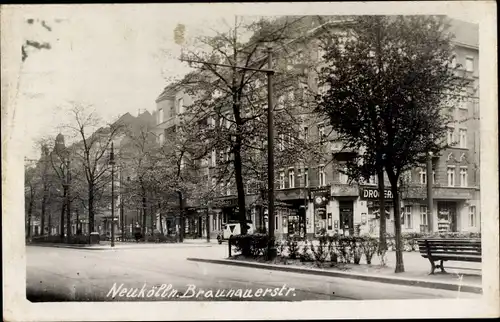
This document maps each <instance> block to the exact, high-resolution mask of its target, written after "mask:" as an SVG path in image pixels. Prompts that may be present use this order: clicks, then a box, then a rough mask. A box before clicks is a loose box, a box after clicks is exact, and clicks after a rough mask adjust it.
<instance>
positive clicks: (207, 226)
mask: <svg viewBox="0 0 500 322" xmlns="http://www.w3.org/2000/svg"><path fill="white" fill-rule="evenodd" d="M205 211H206V219H205V220H206V228H207V243H209V242H210V215H209V214H208V208H207V209H206V210H205Z"/></svg>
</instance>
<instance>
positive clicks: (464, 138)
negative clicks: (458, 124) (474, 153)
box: [459, 129, 467, 149]
mask: <svg viewBox="0 0 500 322" xmlns="http://www.w3.org/2000/svg"><path fill="white" fill-rule="evenodd" d="M459 131H460V147H461V148H463V149H465V148H467V130H466V129H460V130H459Z"/></svg>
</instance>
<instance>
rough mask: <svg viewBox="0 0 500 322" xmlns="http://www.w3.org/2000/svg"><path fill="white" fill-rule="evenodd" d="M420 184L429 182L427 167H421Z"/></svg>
mask: <svg viewBox="0 0 500 322" xmlns="http://www.w3.org/2000/svg"><path fill="white" fill-rule="evenodd" d="M420 184H427V169H425V168H420Z"/></svg>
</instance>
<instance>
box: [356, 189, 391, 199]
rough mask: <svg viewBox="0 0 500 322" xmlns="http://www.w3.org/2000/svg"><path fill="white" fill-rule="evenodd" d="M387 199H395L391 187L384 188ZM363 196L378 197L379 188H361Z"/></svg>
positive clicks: (365, 197) (367, 197)
mask: <svg viewBox="0 0 500 322" xmlns="http://www.w3.org/2000/svg"><path fill="white" fill-rule="evenodd" d="M384 197H385V199H393V196H392V191H391V190H390V189H385V190H384ZM361 198H363V199H378V198H379V193H378V188H361Z"/></svg>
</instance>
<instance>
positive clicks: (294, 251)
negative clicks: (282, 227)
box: [286, 237, 299, 259]
mask: <svg viewBox="0 0 500 322" xmlns="http://www.w3.org/2000/svg"><path fill="white" fill-rule="evenodd" d="M286 246H287V248H288V257H290V259H297V258H298V257H299V243H298V242H297V239H296V238H295V237H288V239H287V240H286Z"/></svg>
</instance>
